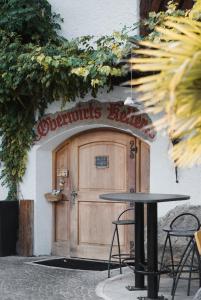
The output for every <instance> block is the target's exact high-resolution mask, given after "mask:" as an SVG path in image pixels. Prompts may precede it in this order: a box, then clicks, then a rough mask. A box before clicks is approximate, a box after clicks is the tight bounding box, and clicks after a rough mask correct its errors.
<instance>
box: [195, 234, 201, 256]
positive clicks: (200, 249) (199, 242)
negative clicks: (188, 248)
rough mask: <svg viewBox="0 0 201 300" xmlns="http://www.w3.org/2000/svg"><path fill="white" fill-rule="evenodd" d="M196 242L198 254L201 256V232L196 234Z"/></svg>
mask: <svg viewBox="0 0 201 300" xmlns="http://www.w3.org/2000/svg"><path fill="white" fill-rule="evenodd" d="M194 235H195V242H196V245H197V248H198V252H199V254H200V255H201V230H199V231H196V232H195V234H194Z"/></svg>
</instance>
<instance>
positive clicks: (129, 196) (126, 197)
mask: <svg viewBox="0 0 201 300" xmlns="http://www.w3.org/2000/svg"><path fill="white" fill-rule="evenodd" d="M99 197H100V198H101V199H105V200H111V201H128V202H135V203H157V202H168V201H181V200H188V199H190V196H187V195H173V194H153V193H111V194H102V195H100V196H99Z"/></svg>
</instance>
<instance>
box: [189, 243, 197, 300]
mask: <svg viewBox="0 0 201 300" xmlns="http://www.w3.org/2000/svg"><path fill="white" fill-rule="evenodd" d="M194 256H195V242H193V252H192V257H191V265H190V270H189V278H188V290H187V296H189V295H190V289H191V276H192V270H193V262H194Z"/></svg>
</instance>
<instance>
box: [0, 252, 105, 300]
mask: <svg viewBox="0 0 201 300" xmlns="http://www.w3.org/2000/svg"><path fill="white" fill-rule="evenodd" d="M40 259H42V258H40ZM36 260H39V258H36V257H34V258H22V257H17V256H16V257H15V256H10V257H0V300H66V299H67V300H100V299H101V298H99V297H98V296H97V295H96V294H95V288H96V286H97V284H98V283H99V282H100V281H102V280H104V279H106V277H107V272H106V271H102V272H100V271H99V272H97V271H78V270H69V269H59V268H51V267H45V266H40V265H33V264H30V262H32V261H36Z"/></svg>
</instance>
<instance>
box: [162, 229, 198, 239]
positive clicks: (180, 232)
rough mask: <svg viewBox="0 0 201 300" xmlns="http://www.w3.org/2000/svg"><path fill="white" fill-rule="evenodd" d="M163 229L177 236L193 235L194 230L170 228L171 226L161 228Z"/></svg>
mask: <svg viewBox="0 0 201 300" xmlns="http://www.w3.org/2000/svg"><path fill="white" fill-rule="evenodd" d="M163 231H165V232H167V233H168V234H169V235H171V236H178V237H193V236H194V233H195V230H194V229H193V230H187V229H186V230H185V229H179V230H177V229H171V228H163Z"/></svg>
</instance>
